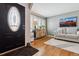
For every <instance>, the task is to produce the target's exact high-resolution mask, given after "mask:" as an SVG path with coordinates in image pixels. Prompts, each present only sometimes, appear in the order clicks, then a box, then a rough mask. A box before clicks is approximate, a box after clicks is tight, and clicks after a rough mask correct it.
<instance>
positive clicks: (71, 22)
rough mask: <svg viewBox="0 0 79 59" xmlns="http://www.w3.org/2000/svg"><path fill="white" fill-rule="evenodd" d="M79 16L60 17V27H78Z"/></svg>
mask: <svg viewBox="0 0 79 59" xmlns="http://www.w3.org/2000/svg"><path fill="white" fill-rule="evenodd" d="M76 26H77V17H68V18H64V19H63V18H62V19H60V27H76Z"/></svg>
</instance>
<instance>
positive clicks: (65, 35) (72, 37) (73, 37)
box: [54, 34, 79, 42]
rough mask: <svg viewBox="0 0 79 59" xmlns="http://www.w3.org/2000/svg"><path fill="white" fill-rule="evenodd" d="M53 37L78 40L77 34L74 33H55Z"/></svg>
mask: <svg viewBox="0 0 79 59" xmlns="http://www.w3.org/2000/svg"><path fill="white" fill-rule="evenodd" d="M54 37H55V38H56V39H62V40H67V41H73V42H79V35H76V34H56V35H54Z"/></svg>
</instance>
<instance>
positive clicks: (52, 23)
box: [47, 11, 79, 34]
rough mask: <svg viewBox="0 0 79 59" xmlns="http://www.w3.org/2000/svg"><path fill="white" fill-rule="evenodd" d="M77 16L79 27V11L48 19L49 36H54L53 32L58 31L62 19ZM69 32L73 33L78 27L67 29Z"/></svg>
mask: <svg viewBox="0 0 79 59" xmlns="http://www.w3.org/2000/svg"><path fill="white" fill-rule="evenodd" d="M74 16H77V18H78V19H77V25H78V27H79V11H75V12H70V13H66V14H61V15H57V16H53V17H50V18H48V19H47V31H48V34H52V33H53V31H56V30H57V29H58V28H60V27H59V21H60V18H66V17H74ZM66 28H67V29H68V30H69V31H71V32H73V30H74V31H76V30H77V27H66Z"/></svg>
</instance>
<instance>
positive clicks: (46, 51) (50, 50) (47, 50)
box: [32, 36, 79, 56]
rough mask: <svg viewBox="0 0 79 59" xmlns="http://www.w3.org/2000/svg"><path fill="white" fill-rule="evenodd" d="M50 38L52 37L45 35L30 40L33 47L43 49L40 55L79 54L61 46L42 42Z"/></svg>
mask: <svg viewBox="0 0 79 59" xmlns="http://www.w3.org/2000/svg"><path fill="white" fill-rule="evenodd" d="M51 38H52V37H49V36H45V37H43V38H40V39H37V40H35V41H33V42H32V46H33V47H35V48H40V49H43V51H42V52H41V56H79V54H76V53H73V52H70V51H66V50H63V49H61V48H57V47H55V46H50V45H46V44H44V42H46V41H47V40H49V39H51Z"/></svg>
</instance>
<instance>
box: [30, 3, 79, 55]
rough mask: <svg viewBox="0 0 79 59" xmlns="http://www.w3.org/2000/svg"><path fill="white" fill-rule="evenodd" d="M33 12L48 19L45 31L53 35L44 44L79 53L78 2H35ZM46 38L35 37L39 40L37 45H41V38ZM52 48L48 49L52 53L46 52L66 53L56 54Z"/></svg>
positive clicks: (47, 34)
mask: <svg viewBox="0 0 79 59" xmlns="http://www.w3.org/2000/svg"><path fill="white" fill-rule="evenodd" d="M32 12H33V14H35V15H36V16H37V15H38V17H41V18H44V19H45V21H46V23H45V25H46V27H45V28H46V29H45V30H46V32H44V33H45V34H46V36H48V37H51V38H50V39H48V40H47V41H45V42H44V44H46V45H50V46H55V47H58V48H61V49H64V50H66V51H69V52H72V53H68V54H70V55H78V49H79V48H78V43H79V22H78V21H79V20H78V18H79V16H78V15H79V10H78V4H74V3H72V4H69V3H66V4H64V3H63V4H62V3H51V4H49V3H47V4H43V3H37V4H33V6H32V9H31V13H32ZM33 14H32V15H33ZM38 22H39V21H38ZM66 22H67V23H66ZM73 23H74V24H73ZM37 27H39V26H37ZM36 36H37V35H36ZM46 36H45V37H46ZM48 37H46V38H48ZM46 38H44V37H42V36H41V37H40V39H39V38H37V39H34V41H36V42H37V44H36V45H37V46H40V45H41V44H40V43H39V42H40V40H42V39H43V40H44V39H46ZM54 39H55V40H54ZM36 42H35V43H36ZM38 43H39V44H38ZM33 44H34V43H33ZM55 47H54V48H55ZM45 49H46V48H45ZM52 49H53V48H52ZM52 49H51V50H50V49H48V50H49V51H51V53H48V52H46V53H47V55H61V54H62V55H64V54H65V53H64V54H63V53H62V52H61V53H60V54H54V53H53V52H52V51H54V50H52ZM58 50H60V49H58ZM66 53H67V52H66ZM74 53H76V54H74ZM68 54H66V55H68ZM44 55H46V54H44ZM68 56H69V55H68Z"/></svg>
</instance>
